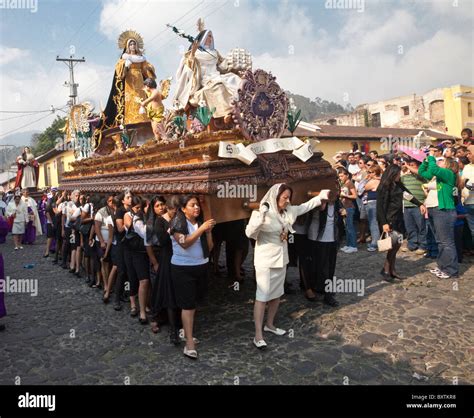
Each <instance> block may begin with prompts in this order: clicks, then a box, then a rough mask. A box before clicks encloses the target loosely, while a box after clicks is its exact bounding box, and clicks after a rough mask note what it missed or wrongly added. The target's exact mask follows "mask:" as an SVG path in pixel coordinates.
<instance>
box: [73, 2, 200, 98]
mask: <svg viewBox="0 0 474 418" xmlns="http://www.w3.org/2000/svg"><path fill="white" fill-rule="evenodd" d="M202 3H204V0H202V1H201V2H200V3H198V4H197V5H196V6H194V7H192V8H191V9H190V10H188V11H187V12H186V13H185V14H183V15H182V16H180V17H179V18H178V19H177V20H175V21H174V22H173V25H174V24H176V23H177V22H179V21H180V20H181V19H183V18H184V17H185V16H187V15H188V14H189V13H191V12H192V11H193V10H194V9H196V8H197V7H199V6H200V5H201V4H202ZM135 13H136V12H135ZM192 18H195V17H192ZM188 20H189V18H188V19H186V21H188ZM165 32H169V30H168V28H166V29H163V30H162V31H161V32H159V33H158V34H157V35H156V36H154V37H153V38H152V39H150V41H147V43H148V42H151V41H153V40H154V39H156V38H158V37H159V36H160V35H161V34H163V33H165ZM172 39H174V37H173V38H172ZM102 42H103V41H102ZM151 49H152V50H153V48H151ZM99 81H101V80H100V79H98V80H96V81H94V82H93V83H92V84H90V85H89V86H88V87H86V88H85V90H84V91H83V93H82V96H85V95H86V94H87V93H88V92H89V90H90V89H91V88H92V87H94V86H95V85H96V84H97V83H98V82H99Z"/></svg>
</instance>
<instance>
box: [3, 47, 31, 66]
mask: <svg viewBox="0 0 474 418" xmlns="http://www.w3.org/2000/svg"><path fill="white" fill-rule="evenodd" d="M28 55H29V51H27V50H25V49H19V48H8V47H6V46H0V65H5V64H9V63H11V62H14V61H16V60H19V59H20V58H24V57H27V56H28Z"/></svg>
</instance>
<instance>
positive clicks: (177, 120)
mask: <svg viewBox="0 0 474 418" xmlns="http://www.w3.org/2000/svg"><path fill="white" fill-rule="evenodd" d="M173 123H174V124H175V125H176V127H177V128H178V130H179V132H183V131H184V128H185V126H186V117H185V116H183V115H178V116H175V117H174V119H173Z"/></svg>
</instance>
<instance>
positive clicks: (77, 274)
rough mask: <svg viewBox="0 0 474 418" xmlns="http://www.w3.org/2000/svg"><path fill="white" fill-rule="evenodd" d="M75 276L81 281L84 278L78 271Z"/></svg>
mask: <svg viewBox="0 0 474 418" xmlns="http://www.w3.org/2000/svg"><path fill="white" fill-rule="evenodd" d="M74 275H75V276H76V277H77V278H79V279H81V278H82V276H81V273H80V272H79V271H76V272H75V273H74Z"/></svg>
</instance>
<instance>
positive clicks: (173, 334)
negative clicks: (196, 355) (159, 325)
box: [170, 329, 181, 345]
mask: <svg viewBox="0 0 474 418" xmlns="http://www.w3.org/2000/svg"><path fill="white" fill-rule="evenodd" d="M180 342H181V341H180V340H179V336H178V330H177V329H170V343H171V344H173V345H179V344H180Z"/></svg>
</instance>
